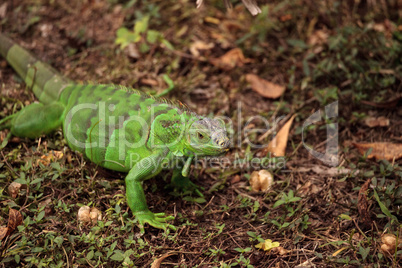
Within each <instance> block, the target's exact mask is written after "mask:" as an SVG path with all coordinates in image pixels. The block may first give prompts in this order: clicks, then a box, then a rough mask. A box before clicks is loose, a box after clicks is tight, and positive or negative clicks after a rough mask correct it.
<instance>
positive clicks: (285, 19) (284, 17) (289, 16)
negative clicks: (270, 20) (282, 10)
mask: <svg viewBox="0 0 402 268" xmlns="http://www.w3.org/2000/svg"><path fill="white" fill-rule="evenodd" d="M291 19H292V14H286V15H283V16H280V17H279V20H280V21H282V22H285V21H288V20H291Z"/></svg>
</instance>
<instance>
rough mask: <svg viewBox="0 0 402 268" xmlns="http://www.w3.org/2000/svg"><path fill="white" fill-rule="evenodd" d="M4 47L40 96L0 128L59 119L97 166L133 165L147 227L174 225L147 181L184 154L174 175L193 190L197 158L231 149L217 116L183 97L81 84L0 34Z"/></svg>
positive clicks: (33, 128) (131, 194)
mask: <svg viewBox="0 0 402 268" xmlns="http://www.w3.org/2000/svg"><path fill="white" fill-rule="evenodd" d="M0 53H1V55H2V56H3V57H4V58H5V59H6V60H7V61H8V62H9V63H10V65H11V66H12V67H13V68H14V69H15V70H16V72H17V73H18V74H19V75H20V76H21V77H22V78H23V79H24V80H25V82H26V84H27V86H28V87H30V88H32V90H33V92H34V94H35V96H36V97H37V98H38V99H39V101H40V103H33V104H30V105H28V106H26V107H25V108H23V109H22V110H21V111H19V112H18V113H16V114H13V115H11V116H9V117H6V118H4V119H2V120H0V130H1V129H5V128H8V129H10V133H11V134H12V135H15V136H18V137H28V138H36V137H39V136H41V135H42V134H46V133H49V132H51V131H53V130H55V129H57V128H59V127H60V126H62V128H63V133H64V137H65V139H66V141H67V143H68V145H69V146H70V148H72V149H73V150H76V151H79V152H81V153H82V154H84V155H85V156H86V157H87V158H88V159H90V160H91V161H92V162H94V163H95V164H97V165H100V166H102V167H105V168H108V169H112V170H117V171H122V172H128V174H127V176H126V178H125V182H126V195H127V202H128V205H129V207H130V208H131V210H132V212H133V214H134V215H135V217H137V219H138V222H139V224H140V227H141V230H142V231H143V230H144V229H143V225H144V223H148V224H150V225H152V226H154V227H156V228H161V229H166V228H167V227H170V228H172V229H174V227H173V226H172V225H170V224H168V223H167V221H169V220H172V219H173V217H172V216H165V214H164V213H155V214H154V213H152V212H151V211H150V210H149V209H148V206H147V203H146V200H145V195H144V190H143V187H142V182H143V181H144V180H147V179H149V178H151V177H154V176H155V175H157V174H158V173H159V172H160V171H161V170H162V167H164V166H169V164H171V163H172V162H173V161H174V162H175V163H177V160H181V164H179V168H176V170H175V171H174V173H173V178H172V182H173V183H174V184H175V185H178V186H179V187H180V188H183V189H186V188H192V189H194V185H193V184H192V183H191V182H190V181H189V180H188V178H186V177H187V175H188V170H189V168H190V164H191V161H192V159H193V158H194V157H196V156H215V155H220V154H222V153H224V152H226V151H227V150H228V148H229V139H228V137H227V133H226V129H225V126H224V125H223V124H222V123H221V122H220V121H218V120H214V119H209V118H205V117H201V116H198V115H197V114H195V113H193V112H191V111H189V110H188V109H187V108H186V107H185V106H183V105H181V104H174V103H172V102H169V101H167V100H164V99H157V98H154V97H152V96H149V95H147V94H144V93H141V92H139V91H135V90H127V89H125V88H123V87H121V86H117V85H80V84H76V83H74V82H73V81H71V80H69V79H67V78H65V77H63V76H62V75H60V74H59V73H58V72H57V71H56V70H54V69H53V68H52V67H50V66H49V65H47V64H45V63H43V62H40V61H38V60H37V59H36V58H35V57H33V56H32V55H31V54H30V53H29V52H27V51H26V50H25V49H23V48H22V47H21V46H19V45H17V44H15V43H14V42H13V41H12V40H10V39H9V38H7V37H6V36H4V35H2V34H0ZM179 163H180V162H179ZM170 166H171V165H170Z"/></svg>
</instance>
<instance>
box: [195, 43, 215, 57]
mask: <svg viewBox="0 0 402 268" xmlns="http://www.w3.org/2000/svg"><path fill="white" fill-rule="evenodd" d="M214 46H215V45H214V43H205V42H204V41H200V40H197V41H195V42H193V43H192V44H191V45H190V52H191V54H192V55H193V56H194V57H199V56H200V50H209V49H211V48H213V47H214Z"/></svg>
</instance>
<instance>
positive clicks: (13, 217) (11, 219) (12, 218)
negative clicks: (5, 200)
mask: <svg viewBox="0 0 402 268" xmlns="http://www.w3.org/2000/svg"><path fill="white" fill-rule="evenodd" d="M21 223H22V215H21V212H19V211H18V210H15V209H12V208H10V211H9V213H8V224H7V227H8V229H9V231H10V232H13V231H14V230H15V229H16V228H17V226H18V225H20V224H21Z"/></svg>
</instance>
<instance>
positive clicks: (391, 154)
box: [353, 142, 402, 161]
mask: <svg viewBox="0 0 402 268" xmlns="http://www.w3.org/2000/svg"><path fill="white" fill-rule="evenodd" d="M353 146H355V147H356V148H357V149H358V150H359V152H360V153H361V154H365V153H366V152H367V151H368V150H369V149H370V148H373V150H372V151H371V153H370V154H369V155H368V156H367V158H369V159H370V158H376V159H386V160H388V161H392V160H393V159H395V160H397V159H399V158H401V157H402V143H391V142H374V143H353Z"/></svg>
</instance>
